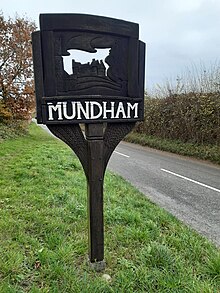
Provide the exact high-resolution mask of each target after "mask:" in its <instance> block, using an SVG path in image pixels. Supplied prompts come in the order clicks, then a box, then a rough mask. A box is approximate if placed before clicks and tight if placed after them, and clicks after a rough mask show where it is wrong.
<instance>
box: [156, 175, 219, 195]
mask: <svg viewBox="0 0 220 293" xmlns="http://www.w3.org/2000/svg"><path fill="white" fill-rule="evenodd" d="M160 170H161V171H163V172H166V173H169V174H171V175H174V176H177V177H180V178H182V179H185V180H188V181H190V182H193V183H196V184H198V185H201V186H203V187H206V188H209V189H211V190H214V191H217V192H219V193H220V190H219V189H217V188H215V187H212V186H209V185H206V184H204V183H201V182H199V181H196V180H193V179H190V178H188V177H185V176H182V175H179V174H177V173H174V172H171V171H169V170H166V169H160Z"/></svg>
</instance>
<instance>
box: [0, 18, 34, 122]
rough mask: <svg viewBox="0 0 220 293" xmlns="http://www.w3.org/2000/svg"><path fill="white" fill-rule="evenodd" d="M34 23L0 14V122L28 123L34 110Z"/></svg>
mask: <svg viewBox="0 0 220 293" xmlns="http://www.w3.org/2000/svg"><path fill="white" fill-rule="evenodd" d="M35 28H36V27H35V24H34V23H33V22H32V21H30V20H28V19H26V18H20V17H18V16H16V17H15V19H12V18H8V19H5V18H4V16H3V13H0V122H2V121H5V120H28V119H30V118H31V114H32V112H33V109H34V85H33V68H32V50H31V32H32V31H34V30H35Z"/></svg>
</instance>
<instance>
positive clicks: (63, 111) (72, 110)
mask: <svg viewBox="0 0 220 293" xmlns="http://www.w3.org/2000/svg"><path fill="white" fill-rule="evenodd" d="M47 107H48V121H54V120H63V119H64V120H74V119H75V120H96V119H99V118H100V119H103V120H105V119H137V118H138V110H139V108H138V107H139V103H134V102H127V101H123V102H122V101H121V102H116V101H100V102H97V101H85V100H84V101H74V102H73V101H63V102H61V101H59V102H56V104H54V103H52V102H48V103H47Z"/></svg>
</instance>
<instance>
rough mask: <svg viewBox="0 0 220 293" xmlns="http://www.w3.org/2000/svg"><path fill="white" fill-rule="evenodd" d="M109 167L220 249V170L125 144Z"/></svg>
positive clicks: (112, 158)
mask: <svg viewBox="0 0 220 293" xmlns="http://www.w3.org/2000/svg"><path fill="white" fill-rule="evenodd" d="M108 168H109V169H110V170H112V171H113V172H115V173H117V174H120V175H121V176H122V177H123V178H125V179H126V180H128V181H130V182H131V184H132V185H134V186H135V187H137V188H138V189H139V190H140V191H141V192H143V193H144V194H145V195H146V196H147V197H149V198H150V200H151V201H153V202H155V203H157V204H158V205H159V206H161V207H163V208H165V209H166V210H167V211H169V212H171V213H172V214H173V215H175V216H176V217H177V218H179V219H180V220H182V221H183V222H185V223H186V224H188V225H190V226H191V227H192V228H194V229H195V230H197V231H198V232H199V233H201V234H203V235H204V236H206V237H207V238H209V239H210V240H211V241H213V242H214V243H215V244H217V246H219V247H220V167H219V166H216V165H214V164H211V163H205V162H203V161H198V160H194V159H189V158H185V157H182V156H178V155H174V154H170V153H167V152H161V151H158V150H154V149H150V148H147V147H141V146H139V145H134V144H130V143H124V142H123V143H121V144H120V145H119V146H118V147H117V149H116V150H115V152H114V153H113V155H112V157H111V159H110V162H109V165H108Z"/></svg>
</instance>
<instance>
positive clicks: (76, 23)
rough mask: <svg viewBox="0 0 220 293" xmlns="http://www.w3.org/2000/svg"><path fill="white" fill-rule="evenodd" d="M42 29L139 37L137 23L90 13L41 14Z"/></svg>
mask: <svg viewBox="0 0 220 293" xmlns="http://www.w3.org/2000/svg"><path fill="white" fill-rule="evenodd" d="M40 29H41V30H42V31H59V30H64V31H69V30H70V31H71V30H73V29H74V30H78V31H90V32H100V33H108V34H114V35H115V34H116V35H120V36H125V37H126V36H127V37H132V38H137V39H138V38H139V25H138V24H137V23H133V22H129V21H125V20H121V19H115V18H110V17H104V16H97V15H88V14H75V13H72V14H68V13H65V14H41V15H40Z"/></svg>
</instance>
